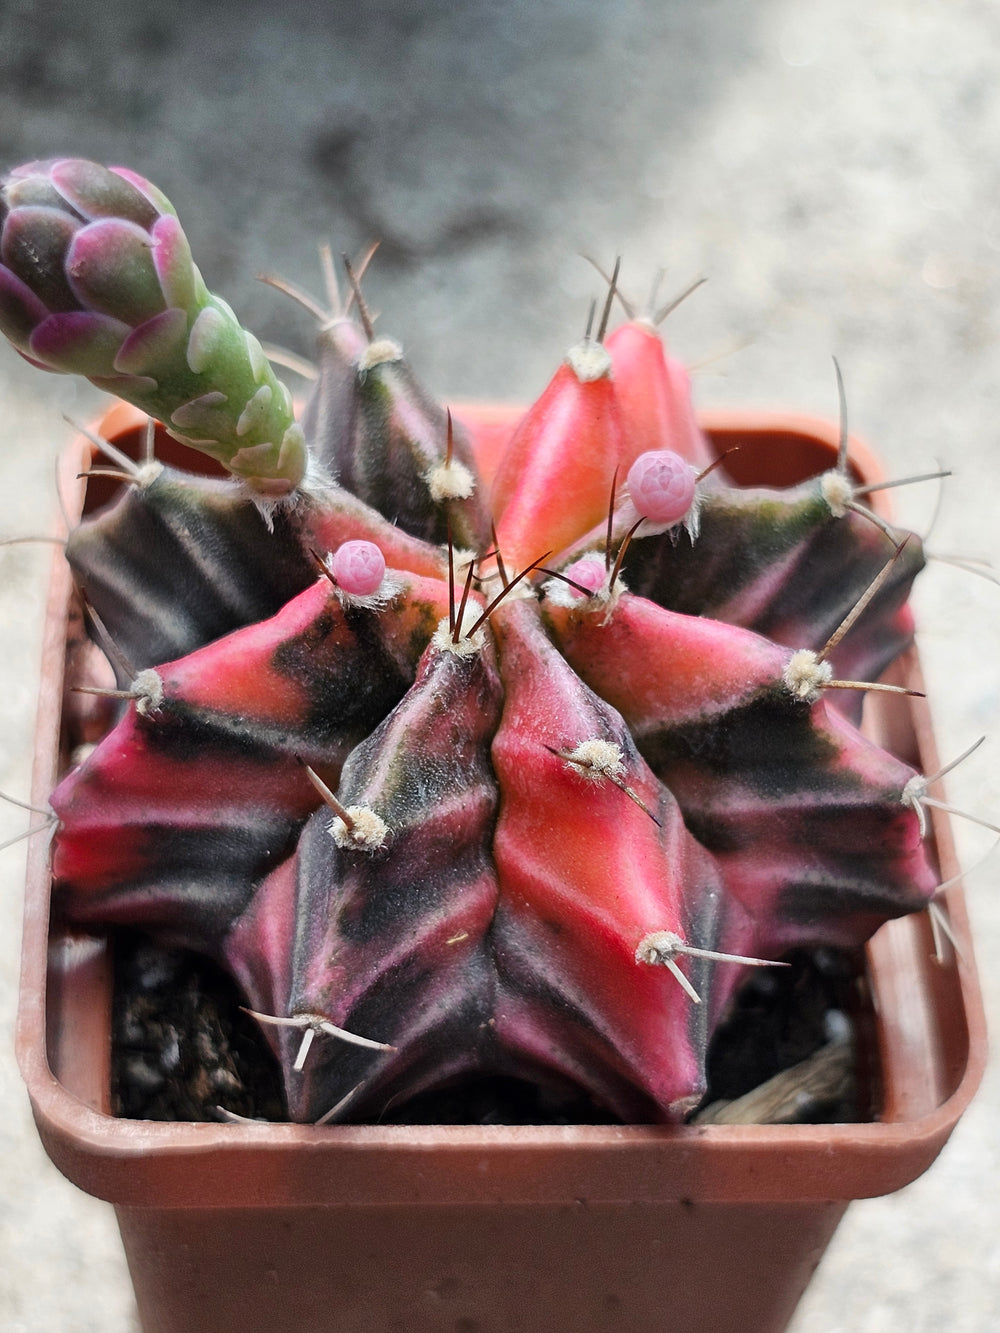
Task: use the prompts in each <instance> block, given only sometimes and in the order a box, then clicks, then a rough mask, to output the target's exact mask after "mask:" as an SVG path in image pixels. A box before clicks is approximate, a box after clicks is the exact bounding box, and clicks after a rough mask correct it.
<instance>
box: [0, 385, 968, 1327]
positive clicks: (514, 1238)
mask: <svg viewBox="0 0 1000 1333" xmlns="http://www.w3.org/2000/svg"><path fill="white" fill-rule="evenodd" d="M511 411H512V409H511V410H507V409H500V410H497V411H494V412H493V413H492V414H491V416H490V419H491V420H492V421H493V422H494V425H495V429H496V431H497V432H498V437H499V434H500V433H502V432H503V431H504V430H505V429H506V428H507V423H508V422H509V419H510V412H511ZM117 421H118V424H119V425H122V426H123V428H125V429H131V430H133V431H134V430H135V418H134V415H130V414H129V413H128V412H124V411H122V410H120V409H119V415H118V418H117ZM705 425H706V426H707V428H708V430H709V432H710V434H711V435H712V437H713V440H714V443H715V445H716V447H717V448H719V449H724V448H727V447H729V445H730V444H731V443H734V442H736V441H737V440H742V441H744V442H746V441H750V442H751V443H752V444H753V446H754V447H753V448H752V449H746V450H745V451H744V452H743V453H742V454H741V455H737V460H738V465H739V468H740V471H741V474H742V475H741V476H740V478H739V479H740V480H741V481H754V482H756V483H758V484H784V483H786V482H790V481H793V480H797V479H798V478H800V477H802V476H805V475H809V474H811V473H813V472H815V471H817V470H819V469H821V468H823V467H825V466H830V464H831V462H832V455H833V452H834V450H835V447H836V430H835V428H833V427H832V426H828V425H826V424H824V423H820V422H815V421H812V420H807V421H803V420H802V419H801V418H798V417H795V418H793V417H787V416H775V415H773V414H769V415H767V416H761V415H760V414H738V413H726V414H714V415H712V416H709V417H706V419H705ZM114 428H115V423H114V422H111V423H107V422H106V423H105V426H104V430H105V432H107V431H109V430H112V431H113V430H114ZM853 457H854V461H855V466H856V468H857V470H858V472H859V475H862V476H863V477H864V478H865V479H866V480H875V479H877V477H878V470H877V465H875V464H874V463H873V462H872V461H871V459H870V456H869V455H867V453H866V452H865V451H864V450H863V448H860V447H859V449H857V450H856V451H855V452H854V454H853ZM747 460H753V461H752V462H748V461H747ZM72 467H73V471H74V472H76V471H79V466H78V460H74V462H73V464H72ZM751 467H752V468H753V473H752V475H751V474H750V473H749V472H748V469H749V468H751ZM70 604H71V581H70V575H69V571H68V569H67V568H66V567H65V564H64V562H62V560H61V559H60V560H59V561H58V562H57V565H56V568H55V571H54V575H53V581H52V590H51V595H50V601H49V606H48V618H47V626H46V639H45V665H44V684H43V693H42V699H41V705H40V713H39V721H38V734H37V753H36V765H35V776H34V791H33V798H32V799H33V801H34V802H35V803H36V804H44V803H45V802H46V800H47V798H48V794H49V792H50V791H51V790H52V787H53V786H54V784H55V780H56V777H57V775H58V773H59V770H60V764H61V760H60V754H61V750H60V735H61V728H62V719H63V678H64V668H65V662H66V653H67V641H68V636H69V635H70V631H71V622H70V615H69V608H70ZM77 632H78V627H77ZM896 672H897V676H896V678H897V679H898V680H900V681H905V682H906V683H908V684H911V685H915V684H918V683H919V668H918V665H917V662H916V658H915V655H914V654H913V653H910V654H908V655H907V656H906V657H905V659H904V660H903V661H902V662H901V663H900V664H899V665H898V666H897V668H896ZM869 705H870V706H869V709H868V714H867V720H866V726H867V728H868V729H869V731H870V733H871V734H872V735H873V736H874V737H875V738H876V739H878V740H879V741H880V742H881V743H883V744H886V745H887V746H888V747H889V748H891V749H892V750H893V751H894V752H895V753H896V754H898V755H899V756H900V757H902V758H903V759H905V760H907V761H908V762H909V763H911V764H912V765H913V766H914V767H915V768H917V769H919V770H920V771H923V772H933V771H936V769H937V767H938V762H937V755H936V753H935V748H934V742H933V738H932V735H931V732H930V726H929V723H928V721H927V715H926V711H925V709H924V708H923V706H922V705H921V706H917V705H914V703H913V701H911V700H901V699H900V698H899V697H890V696H871V697H870V700H869ZM932 814H933V834H932V836H933V839H934V843H935V848H934V852H935V855H936V857H937V861H938V864H939V866H940V870H941V879H942V880H948V879H950V878H951V877H952V876H953V875H955V874H957V867H956V863H955V854H954V848H953V845H952V840H951V835H950V830H949V827H948V823H947V817H946V816H944V815H943V814H941V812H939V811H936V810H935V811H933V812H932ZM49 891H50V873H49V866H48V855H47V849H46V847H45V846H44V845H43V844H42V842H41V841H40V840H35V841H34V842H33V843H32V846H31V851H30V858H29V867H28V883H27V902H26V909H25V929H24V955H23V975H22V990H21V1003H20V1012H19V1022H18V1036H17V1047H18V1058H19V1061H20V1065H21V1070H22V1073H23V1076H24V1078H25V1081H26V1083H27V1085H28V1091H29V1094H30V1097H31V1102H32V1107H33V1110H34V1115H35V1119H36V1122H37V1125H38V1129H39V1133H40V1135H41V1137H42V1140H43V1142H44V1145H45V1147H46V1150H47V1151H48V1153H49V1155H50V1157H51V1158H52V1160H53V1161H54V1162H55V1163H56V1165H57V1166H58V1167H59V1168H60V1170H62V1171H63V1172H64V1173H65V1174H66V1175H67V1176H68V1177H69V1178H70V1179H71V1180H72V1181H74V1182H75V1183H76V1184H77V1185H79V1186H80V1187H81V1188H82V1189H84V1190H86V1191H88V1192H89V1193H91V1194H94V1195H97V1196H98V1197H99V1198H103V1199H107V1200H109V1201H110V1202H111V1203H113V1204H114V1206H115V1209H116V1212H117V1215H118V1221H119V1224H120V1227H121V1232H122V1237H123V1240H124V1244H125V1250H126V1254H127V1257H128V1262H129V1267H130V1270H131V1274H132V1279H133V1282H134V1285H135V1290H136V1297H137V1300H138V1305H139V1311H140V1317H141V1319H142V1325H143V1328H144V1330H146V1333H154V1331H155V1333H202V1330H204V1331H205V1333H208V1331H209V1330H211V1333H228V1331H229V1330H240V1331H241V1333H244V1331H246V1330H254V1333H270V1330H278V1329H281V1330H289V1329H294V1330H295V1331H296V1333H319V1331H320V1330H334V1329H336V1330H338V1333H354V1331H355V1330H359V1331H360V1330H379V1331H380V1333H382V1331H384V1330H389V1329H400V1330H411V1331H413V1333H417V1331H419V1333H424V1331H425V1330H449V1331H450V1333H487V1331H491V1330H501V1329H504V1330H506V1329H520V1330H526V1331H528V1333H561V1331H562V1330H573V1331H574V1333H587V1330H598V1329H614V1330H617V1331H619V1333H639V1331H640V1330H643V1331H645V1330H653V1329H660V1328H664V1329H666V1328H672V1329H682V1330H684V1333H779V1330H781V1329H783V1328H784V1327H785V1326H786V1324H787V1322H788V1320H789V1319H790V1317H791V1314H792V1312H793V1310H794V1308H795V1305H796V1303H797V1301H798V1299H799V1297H800V1295H801V1293H802V1291H803V1290H804V1288H805V1286H806V1284H807V1282H808V1280H809V1277H810V1275H811V1274H812V1271H813V1269H814V1268H815V1266H816V1264H817V1263H818V1261H819V1258H820V1256H821V1254H822V1252H823V1249H824V1248H825V1246H826V1244H827V1242H828V1241H829V1239H830V1236H831V1235H832V1233H833V1231H834V1228H835V1227H836V1225H837V1222H838V1221H839V1219H840V1217H841V1215H842V1213H843V1211H844V1209H845V1208H846V1206H847V1203H848V1201H850V1200H851V1199H856V1198H863V1197H867V1196H871V1195H877V1194H885V1193H889V1192H891V1191H894V1190H896V1189H899V1188H900V1187H902V1186H903V1185H905V1184H907V1183H908V1182H910V1181H912V1180H913V1179H914V1178H915V1177H917V1176H918V1175H920V1174H921V1173H922V1172H923V1171H924V1170H925V1169H926V1168H927V1167H928V1166H929V1165H930V1164H931V1163H932V1162H933V1160H934V1158H935V1157H936V1156H937V1154H938V1152H939V1151H940V1150H941V1148H942V1146H943V1145H944V1143H945V1141H946V1140H947V1138H948V1136H949V1134H950V1133H951V1130H952V1129H953V1127H954V1126H955V1124H956V1122H957V1120H958V1118H959V1116H960V1115H961V1114H962V1112H963V1111H964V1109H965V1107H966V1106H967V1104H968V1102H969V1100H970V1098H971V1096H972V1094H973V1092H974V1090H975V1088H976V1086H977V1083H978V1081H979V1078H980V1076H981V1073H982V1070H983V1065H984V1061H985V1049H986V1047H985V1028H984V1020H983V1014H982V1006H981V1000H980V996H979V991H978V987H977V982H976V977H975V973H974V969H973V965H972V962H971V958H972V952H971V947H970V944H969V940H968V923H967V918H966V915H965V910H964V903H963V899H962V893H961V889H960V887H959V886H957V885H955V886H953V887H951V888H949V889H948V890H947V891H946V894H945V895H944V899H945V904H946V907H947V910H948V913H949V915H950V918H951V924H952V928H953V930H954V933H955V935H956V938H957V940H958V943H959V946H960V953H959V952H957V951H954V950H951V949H948V950H947V954H946V956H945V958H944V960H943V961H939V960H938V959H937V958H935V956H934V951H933V944H932V937H931V930H930V924H929V921H928V919H927V916H926V914H922V915H921V916H918V917H908V918H904V919H902V920H899V921H893V922H890V923H889V924H888V925H886V926H884V927H883V928H882V930H880V931H879V932H878V934H877V935H876V936H875V938H874V939H873V940H872V941H871V943H870V945H869V949H868V962H869V979H870V986H871V992H872V997H873V1004H874V1011H875V1021H876V1031H877V1044H878V1058H879V1062H880V1085H881V1089H882V1098H881V1107H880V1111H879V1115H878V1119H877V1120H875V1121H873V1122H871V1123H865V1124H834V1125H791V1126H780V1125H764V1126H737V1127H730V1126H720V1125H706V1126H680V1127H677V1126H674V1127H663V1126H649V1125H580V1126H568V1127H565V1126H562V1127H560V1126H510V1127H505V1126H472V1125H467V1126H450V1127H443V1126H380V1125H361V1126H351V1125H338V1126H330V1127H324V1128H316V1127H311V1126H303V1125H293V1124H259V1125H258V1124H192V1123H183V1124H182V1123H176V1124H168V1123H158V1122H147V1121H134V1120H123V1119H116V1118H115V1117H113V1116H112V1115H111V1114H110V1113H109V1110H108V1108H109V1105H110V1092H109V1089H110V1004H111V965H110V959H109V954H108V950H107V948H106V946H105V945H104V943H103V942H102V941H100V940H99V939H95V938H94V937H91V936H80V935H65V934H59V933H55V932H51V931H50V922H49Z"/></svg>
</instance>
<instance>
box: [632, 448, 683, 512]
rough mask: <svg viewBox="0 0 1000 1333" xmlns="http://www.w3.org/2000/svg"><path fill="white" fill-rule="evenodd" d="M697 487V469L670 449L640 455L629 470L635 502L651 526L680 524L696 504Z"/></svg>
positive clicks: (633, 500)
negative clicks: (694, 503)
mask: <svg viewBox="0 0 1000 1333" xmlns="http://www.w3.org/2000/svg"><path fill="white" fill-rule="evenodd" d="M694 485H695V474H694V469H693V468H692V467H691V465H690V463H687V462H685V461H684V459H683V458H681V456H680V454H675V453H674V452H673V451H672V450H670V449H651V450H650V451H649V452H648V453H645V454H640V455H639V457H638V458H637V459H636V460H635V462H634V463H633V464H632V466H631V467H630V468H629V470H628V489H629V494H630V495H631V497H632V503H633V504H634V505H635V507H636V509H637V510H638V512H639V513H640V514H642V516H643V518H648V519H649V521H650V522H651V523H667V524H670V525H673V524H674V523H680V521H681V519H683V518H684V516H685V515H686V514H687V512H688V510H689V509H690V508H691V505H692V503H693V501H694Z"/></svg>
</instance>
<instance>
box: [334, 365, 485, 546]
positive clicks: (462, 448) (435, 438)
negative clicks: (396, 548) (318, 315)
mask: <svg viewBox="0 0 1000 1333" xmlns="http://www.w3.org/2000/svg"><path fill="white" fill-rule="evenodd" d="M354 393H355V400H356V402H355V408H354V413H353V435H352V437H351V441H350V448H349V449H347V450H342V451H341V454H340V458H339V460H338V461H339V473H340V480H341V484H342V485H343V486H344V487H345V488H346V489H347V490H349V491H351V492H353V494H355V495H357V496H358V497H359V498H360V499H362V500H364V501H365V503H366V504H369V505H371V506H372V508H373V509H377V510H378V512H379V513H380V514H383V515H384V516H385V517H386V518H387V519H389V520H390V521H391V522H393V523H397V524H398V525H399V526H400V527H401V528H402V529H403V530H404V531H405V532H409V533H411V534H412V535H413V536H415V537H419V538H421V539H422V540H423V541H428V542H435V543H443V542H445V541H447V539H448V531H449V526H450V529H451V532H452V535H453V537H454V540H455V541H456V542H457V543H458V545H460V546H463V547H465V548H467V549H471V550H476V549H479V550H482V549H485V546H486V543H487V542H488V541H489V537H490V524H489V518H488V515H487V513H486V509H485V505H484V497H483V496H482V494H481V493H480V489H479V486H478V479H477V477H476V472H475V463H474V461H473V456H472V451H471V449H470V447H469V444H468V441H467V439H466V438H465V433H464V431H463V430H462V429H461V428H460V427H458V426H456V425H454V423H453V422H451V421H450V420H449V418H448V416H447V414H446V413H445V410H444V408H443V407H441V406H440V405H439V404H438V403H436V402H435V401H434V400H433V399H432V398H431V397H430V396H429V395H428V394H427V393H426V392H425V390H424V389H423V387H422V386H421V385H420V384H419V383H418V382H417V380H416V378H415V376H414V375H413V372H412V370H411V369H410V367H409V365H408V364H407V363H406V361H405V360H404V358H403V354H402V351H401V349H400V348H399V347H398V345H397V344H395V343H393V342H391V341H389V340H388V339H383V340H379V341H377V342H373V343H371V344H369V345H368V346H367V347H366V348H365V349H364V350H363V351H362V352H361V354H360V356H359V358H358V360H357V362H356V363H355V387H354Z"/></svg>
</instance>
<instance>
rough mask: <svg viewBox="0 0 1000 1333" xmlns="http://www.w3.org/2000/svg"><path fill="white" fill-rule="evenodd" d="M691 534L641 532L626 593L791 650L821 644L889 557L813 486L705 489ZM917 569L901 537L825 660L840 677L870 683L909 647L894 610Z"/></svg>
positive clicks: (881, 539)
mask: <svg viewBox="0 0 1000 1333" xmlns="http://www.w3.org/2000/svg"><path fill="white" fill-rule="evenodd" d="M700 526H701V532H700V536H699V537H698V540H697V541H695V542H693V543H692V542H689V541H685V540H683V539H682V540H681V541H678V542H671V541H670V540H669V539H667V540H663V539H662V538H656V537H653V538H645V537H644V536H643V532H642V529H641V528H640V529H639V532H638V533H637V535H636V538H635V540H634V541H633V542H632V543H631V545H630V546H629V548H628V552H627V553H626V556H625V560H624V565H623V573H624V576H625V579H626V581H627V583H628V586H629V588H630V589H631V590H632V591H633V592H634V593H636V594H638V595H640V596H642V597H648V598H649V599H650V600H651V601H654V602H656V603H658V604H659V605H660V606H663V607H667V608H669V609H670V610H673V611H681V612H685V613H687V614H689V615H700V616H711V617H712V618H713V619H715V620H722V621H725V622H726V623H727V624H731V625H740V626H742V627H743V628H745V629H752V630H755V631H756V632H757V633H758V634H763V635H765V636H766V637H767V638H769V639H771V640H773V641H774V642H775V643H780V644H783V645H785V646H786V647H789V648H793V649H797V648H813V649H815V650H819V649H820V648H822V647H823V645H824V644H825V643H826V641H827V639H828V638H829V637H830V635H831V634H832V633H833V632H834V630H836V629H837V627H838V626H839V625H840V623H841V621H842V620H843V619H844V618H845V616H847V614H848V613H849V612H850V610H851V609H852V608H853V606H854V604H855V602H857V600H858V599H859V598H860V597H861V595H862V594H863V593H864V592H865V590H866V589H867V587H868V585H869V584H870V583H871V582H872V580H873V579H874V578H875V576H876V575H877V574H878V573H879V571H880V570H881V569H882V567H883V565H884V564H885V563H886V561H887V560H888V559H889V557H890V556H891V555H892V551H893V548H892V545H891V543H890V540H889V538H888V537H887V536H886V534H885V533H884V532H883V531H882V530H881V529H880V528H879V527H877V526H876V525H875V523H874V522H873V521H872V520H870V519H868V518H865V517H864V515H862V514H857V513H845V514H843V515H842V516H841V517H839V518H835V517H834V516H833V514H832V513H831V510H830V506H829V503H828V502H827V500H826V499H825V498H824V496H823V493H822V488H821V483H819V482H817V481H809V482H805V483H803V484H802V485H801V486H797V487H794V488H791V489H789V490H784V491H777V490H764V489H760V490H747V491H741V490H735V489H729V488H721V487H720V488H714V489H713V490H712V491H711V492H709V493H707V494H706V495H705V496H704V497H703V503H702V505H701V509H700ZM597 539H598V536H597V534H596V533H595V534H594V540H595V541H596V540H597ZM923 563H924V558H923V553H922V550H921V544H920V541H919V539H918V538H916V537H913V536H911V537H910V538H909V540H908V541H907V543H906V546H905V547H904V549H903V552H902V554H901V556H900V558H899V559H898V560H897V561H896V564H895V565H894V567H893V570H892V573H891V576H890V577H889V579H888V581H887V582H886V583H885V585H884V586H883V587H882V588H881V589H880V591H879V593H878V595H877V596H876V597H875V598H874V600H873V601H872V603H871V604H870V605H869V607H868V608H867V610H866V611H865V612H864V614H863V615H862V616H861V617H860V618H859V620H858V621H857V622H856V623H855V624H854V625H853V626H852V628H851V631H850V633H849V634H848V635H847V636H845V638H844V639H843V641H842V643H841V644H840V647H839V649H838V652H837V653H836V654H835V655H834V657H833V661H834V664H835V667H836V671H837V675H838V677H839V678H841V679H852V680H859V679H860V680H877V679H878V677H879V675H880V674H881V673H882V671H884V670H885V668H886V666H888V664H889V663H890V662H891V661H893V660H894V659H895V658H896V657H897V656H898V654H899V653H900V652H901V651H902V649H903V648H904V647H905V646H906V644H907V643H908V642H909V640H910V637H911V636H912V623H911V622H910V621H909V620H908V618H907V617H905V616H904V617H900V616H899V614H898V613H899V609H900V608H901V607H902V605H903V603H904V602H905V600H906V597H907V595H908V593H909V590H910V587H911V586H912V583H913V580H914V578H915V577H916V575H917V574H918V573H919V571H920V570H921V569H922V568H923Z"/></svg>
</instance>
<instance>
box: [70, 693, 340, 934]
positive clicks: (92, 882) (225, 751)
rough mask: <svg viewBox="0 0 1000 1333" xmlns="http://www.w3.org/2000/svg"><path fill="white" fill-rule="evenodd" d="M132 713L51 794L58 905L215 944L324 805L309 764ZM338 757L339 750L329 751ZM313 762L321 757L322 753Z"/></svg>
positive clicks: (86, 916) (75, 914) (85, 917)
mask: <svg viewBox="0 0 1000 1333" xmlns="http://www.w3.org/2000/svg"><path fill="white" fill-rule="evenodd" d="M179 735H180V736H183V729H180V728H174V727H172V726H171V725H170V723H169V721H168V722H166V723H164V722H163V721H161V722H159V723H157V722H154V721H151V720H150V719H149V718H143V717H140V716H139V715H138V714H136V713H130V714H129V715H128V716H127V717H126V718H125V719H124V720H123V721H122V722H121V723H120V724H119V726H118V727H117V728H116V729H115V730H114V731H113V732H112V733H111V734H110V735H109V737H108V738H107V739H106V740H105V741H104V742H103V743H102V744H101V745H100V746H99V747H98V749H97V750H96V751H95V752H94V754H93V755H92V756H91V758H90V760H89V761H88V763H87V764H86V765H85V766H84V767H83V768H79V769H75V770H74V771H73V772H72V773H70V775H69V776H68V777H67V778H65V779H64V780H63V782H62V783H61V784H60V786H59V787H58V788H57V789H56V791H55V792H54V793H53V795H52V807H53V809H54V810H55V811H56V814H57V815H58V816H59V819H60V828H59V832H58V835H57V838H56V841H55V846H54V851H53V861H52V870H53V877H54V881H55V892H56V903H57V904H58V907H59V909H60V910H61V911H63V912H65V914H66V915H67V916H68V917H69V918H70V919H71V920H74V921H80V922H100V923H122V924H127V925H132V926H141V927H143V928H145V929H148V930H152V931H157V932H159V933H161V934H164V935H166V936H167V937H168V938H170V939H172V940H174V941H179V942H182V943H184V944H187V945H189V946H190V947H193V948H199V949H209V950H211V948H212V946H213V943H214V941H216V940H217V939H218V938H219V937H220V936H221V934H222V933H223V932H224V931H225V930H226V929H227V928H228V926H229V923H230V922H231V921H232V919H233V918H234V917H236V916H238V915H239V913H240V912H241V911H242V910H243V908H244V907H245V905H246V903H247V901H248V900H249V898H250V896H251V894H252V892H253V887H254V883H255V881H256V880H257V879H258V878H259V877H260V876H261V875H262V874H264V873H266V871H267V869H268V868H269V866H270V865H273V864H275V863H276V862H277V861H280V860H281V858H282V857H283V856H287V855H288V853H289V852H290V851H291V849H292V846H293V845H294V833H295V831H296V830H297V828H298V826H299V825H300V824H301V823H302V821H303V820H304V819H305V818H306V816H307V815H308V814H309V812H310V810H311V809H313V808H314V807H315V804H316V798H315V793H314V792H313V791H312V789H311V788H310V786H309V784H308V782H307V781H306V780H305V778H304V775H303V773H302V768H301V765H300V764H298V763H296V761H295V760H293V759H291V758H290V757H288V756H284V757H278V758H275V757H274V756H273V755H270V754H266V753H257V752H255V751H254V749H253V747H252V746H251V745H249V744H245V745H243V746H241V745H239V743H238V742H237V741H235V740H230V743H229V745H228V747H227V745H226V744H225V741H224V740H222V739H221V738H220V739H218V740H217V743H216V745H215V746H214V747H212V746H211V745H210V744H208V743H207V742H206V743H203V744H202V746H201V752H200V754H199V757H198V759H197V760H195V761H192V760H191V758H190V749H191V744H192V737H191V736H190V735H189V736H188V737H187V740H186V743H184V741H179V740H178V737H179ZM322 757H323V758H324V759H328V760H331V761H335V760H337V759H338V757H339V758H340V760H341V761H342V758H343V756H342V755H340V756H338V755H337V753H336V752H335V751H333V752H330V753H329V754H325V755H323V756H322ZM313 759H314V762H317V763H318V762H320V756H318V755H313Z"/></svg>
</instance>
